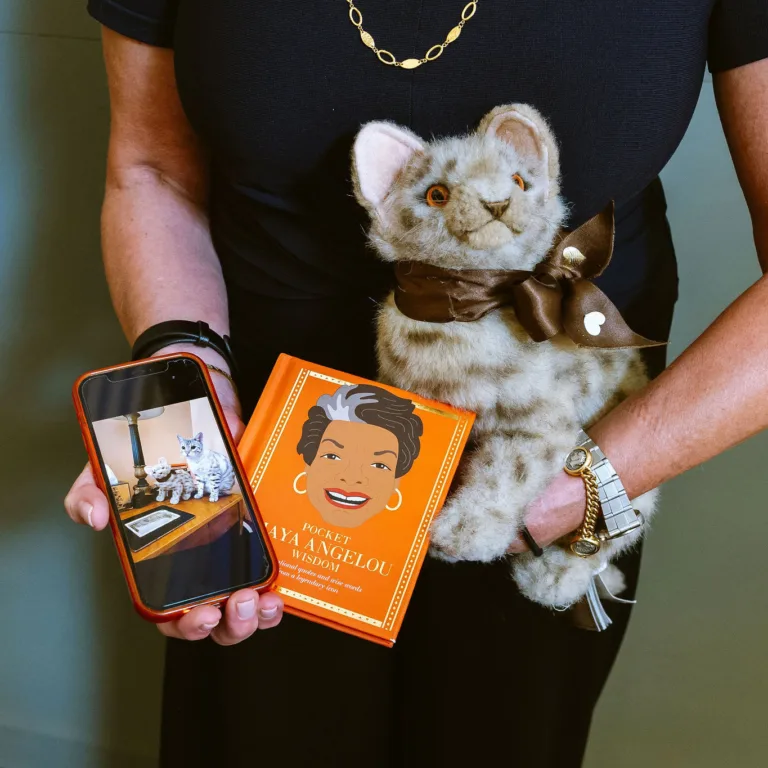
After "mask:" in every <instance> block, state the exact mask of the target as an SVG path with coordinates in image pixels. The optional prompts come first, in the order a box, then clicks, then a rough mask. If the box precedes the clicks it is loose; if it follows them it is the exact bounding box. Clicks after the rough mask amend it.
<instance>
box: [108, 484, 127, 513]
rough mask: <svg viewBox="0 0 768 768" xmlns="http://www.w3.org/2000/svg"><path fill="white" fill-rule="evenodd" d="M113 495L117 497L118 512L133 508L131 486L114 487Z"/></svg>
mask: <svg viewBox="0 0 768 768" xmlns="http://www.w3.org/2000/svg"><path fill="white" fill-rule="evenodd" d="M112 495H113V496H114V497H115V503H116V504H117V508H118V510H120V511H121V512H122V511H123V510H125V509H130V508H131V506H132V504H131V486H130V485H129V484H128V483H118V484H117V485H113V486H112Z"/></svg>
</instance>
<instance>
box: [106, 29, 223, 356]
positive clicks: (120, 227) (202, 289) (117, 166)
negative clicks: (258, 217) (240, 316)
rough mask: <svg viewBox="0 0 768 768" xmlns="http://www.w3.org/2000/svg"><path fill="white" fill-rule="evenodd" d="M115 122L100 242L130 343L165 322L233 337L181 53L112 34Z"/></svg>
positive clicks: (111, 81)
mask: <svg viewBox="0 0 768 768" xmlns="http://www.w3.org/2000/svg"><path fill="white" fill-rule="evenodd" d="M103 37H104V58H105V62H106V68H107V78H108V83H109V95H110V107H111V116H112V120H111V126H110V139H109V151H108V155H107V183H106V191H105V196H104V207H103V210H102V247H103V252H104V266H105V269H106V273H107V281H108V283H109V289H110V293H111V295H112V301H113V304H114V306H115V311H116V312H117V316H118V318H119V319H120V323H121V324H122V326H123V331H124V332H125V335H126V336H127V337H128V340H129V342H131V343H133V341H134V340H135V339H136V337H137V336H138V335H139V334H140V333H141V332H142V331H143V330H145V329H146V328H148V327H149V326H150V325H154V324H155V323H158V322H161V321H163V320H205V321H206V322H207V323H208V324H209V325H210V326H211V328H213V330H215V331H216V332H217V333H219V334H223V333H227V332H228V330H229V323H228V319H227V296H226V292H225V289H224V281H223V279H222V276H221V268H220V266H219V260H218V258H217V256H216V253H215V251H214V249H213V245H212V243H211V235H210V231H209V229H208V218H207V213H206V205H207V192H208V174H207V163H206V158H205V156H204V152H203V150H202V148H201V146H200V145H199V142H198V140H197V138H196V136H195V134H194V132H193V131H192V128H191V127H190V125H189V122H188V121H187V119H186V116H185V115H184V112H183V110H182V107H181V103H180V101H179V96H178V91H177V89H176V80H175V76H174V70H173V52H172V51H170V50H166V49H162V48H154V47H151V46H148V45H143V44H141V43H137V42H135V41H133V40H129V39H128V38H126V37H123V36H122V35H119V34H117V33H115V32H112V31H110V30H108V29H105V30H104V36H103Z"/></svg>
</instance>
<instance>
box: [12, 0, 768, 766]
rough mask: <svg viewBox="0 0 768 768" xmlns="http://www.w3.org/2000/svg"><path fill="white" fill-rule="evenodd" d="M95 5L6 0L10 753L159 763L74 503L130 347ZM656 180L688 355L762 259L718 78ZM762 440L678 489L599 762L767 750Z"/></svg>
mask: <svg viewBox="0 0 768 768" xmlns="http://www.w3.org/2000/svg"><path fill="white" fill-rule="evenodd" d="M84 7H85V2H84V0H0V324H1V326H2V328H3V330H4V333H2V334H0V359H2V360H3V362H4V364H3V366H2V367H1V368H0V404H1V405H0V408H1V409H2V419H3V426H4V434H5V435H6V436H12V439H6V440H4V441H2V448H0V453H1V458H2V465H3V467H4V471H5V476H6V477H10V478H13V482H7V483H5V484H4V490H5V493H4V497H3V504H2V505H1V506H0V616H2V617H3V625H4V631H3V632H2V633H0V767H2V768H123V767H124V766H126V767H127V766H130V767H131V768H134V767H139V768H149V766H153V765H155V755H156V749H157V740H158V725H159V701H160V679H161V674H162V650H163V646H162V642H161V639H160V636H159V635H158V634H157V632H156V631H155V630H154V628H152V627H151V626H149V625H147V624H145V623H144V622H142V621H141V620H139V619H138V618H137V616H135V615H134V613H133V611H132V609H131V607H130V604H129V600H128V595H127V591H126V589H125V586H124V585H123V583H122V577H121V575H120V572H119V568H118V567H117V562H116V559H115V554H114V551H113V547H112V543H111V541H110V538H109V536H108V535H101V536H97V535H94V534H92V533H91V532H90V531H87V530H85V529H83V528H76V527H75V526H73V525H72V524H71V523H70V522H69V521H68V520H67V519H66V518H65V516H64V513H63V511H62V507H61V499H62V497H63V495H64V493H65V491H66V489H67V487H68V486H69V484H70V483H71V481H72V479H73V478H74V477H75V475H76V474H77V472H79V471H80V469H81V468H82V465H83V462H84V459H85V454H84V451H83V448H82V444H81V440H80V436H79V434H78V429H77V425H76V422H75V419H74V415H73V411H72V406H71V400H70V394H69V388H70V387H71V384H72V382H73V380H74V379H75V378H76V376H77V375H79V374H80V373H82V372H83V371H85V370H88V369H90V368H94V367H98V366H100V365H107V364H110V363H113V362H115V361H117V360H121V359H124V358H125V357H126V355H127V352H128V350H127V347H126V344H125V342H124V340H123V339H122V336H121V334H120V331H119V328H118V326H117V323H116V321H115V320H114V317H113V315H112V311H111V308H110V306H109V300H108V296H107V292H106V286H105V284H104V280H103V275H102V268H101V264H100V256H99V234H98V229H99V224H98V213H99V204H100V199H101V194H102V189H103V178H104V152H105V147H106V139H107V125H108V105H107V98H106V91H105V86H104V75H103V69H102V62H101V52H100V46H99V42H98V34H99V31H98V28H97V26H96V25H95V24H93V23H92V22H90V21H89V20H88V18H87V16H86V15H85V11H84ZM664 181H665V183H666V188H667V195H668V198H669V204H670V219H671V222H672V228H673V233H674V237H675V242H676V245H677V250H678V256H679V259H680V272H681V293H682V296H681V300H680V304H679V307H678V313H677V318H676V321H675V326H674V330H673V344H672V353H673V354H677V353H679V352H680V350H681V349H683V348H684V346H685V345H686V344H688V343H690V341H691V340H692V339H694V338H695V337H696V335H697V334H699V333H700V332H701V331H702V330H703V328H704V327H705V326H706V325H707V323H708V322H710V321H711V319H712V318H713V317H714V316H715V315H716V314H717V313H718V312H719V311H720V310H721V309H723V308H724V307H725V306H726V305H727V303H728V302H729V301H731V300H732V299H733V298H734V297H735V296H736V295H737V294H738V293H739V292H740V291H742V290H743V289H744V288H746V287H747V286H748V285H749V284H750V283H751V282H753V281H754V280H755V279H756V278H757V276H758V270H757V267H756V261H755V254H754V248H753V246H752V242H751V236H750V227H749V220H748V217H747V214H746V209H745V206H744V203H743V200H742V197H741V194H740V192H739V189H738V186H737V184H736V180H735V177H734V174H733V170H732V168H731V166H730V163H729V160H728V155H727V151H726V148H725V145H724V142H723V139H722V136H721V132H720V127H719V123H718V120H717V115H716V112H715V109H714V104H713V99H712V93H711V86H710V85H709V84H708V83H707V84H705V87H704V89H703V92H702V97H701V101H700V104H699V108H698V110H697V112H696V115H695V118H694V121H693V124H692V126H691V128H690V130H689V132H688V134H687V136H686V138H685V140H684V142H683V144H682V146H681V147H680V149H679V151H678V152H677V154H676V155H675V157H674V158H673V160H672V161H671V163H670V164H669V167H668V168H667V169H666V171H665V173H664ZM767 448H768V438H766V436H765V435H762V436H760V437H759V438H756V439H754V440H752V441H750V442H749V443H747V444H745V445H743V446H740V447H738V448H736V449H734V450H733V451H730V452H728V453H727V454H725V455H724V456H722V457H720V458H718V459H716V460H714V461H712V462H710V463H709V464H708V465H706V466H704V467H702V468H700V469H698V470H696V471H693V472H691V473H689V474H687V475H686V476H684V477H682V478H680V479H679V480H677V481H675V482H673V483H670V484H669V486H668V487H667V488H665V491H664V504H663V508H662V511H661V513H660V515H659V517H658V522H657V523H656V524H655V525H654V530H653V532H652V535H651V537H650V539H649V542H648V546H647V550H646V557H645V568H644V574H643V578H642V585H641V590H640V602H639V604H638V606H637V610H636V614H635V617H634V619H633V622H632V625H631V627H630V631H629V635H628V637H627V641H626V644H625V648H624V651H623V653H622V655H621V657H620V659H619V661H618V663H617V666H616V669H615V672H614V675H613V677H612V678H611V680H610V682H609V684H608V687H607V689H606V692H605V696H604V698H603V700H602V702H601V705H600V708H599V711H598V713H597V717H596V722H595V728H594V731H593V735H592V738H591V741H590V746H589V754H588V757H587V761H586V768H640V767H641V766H642V768H648V767H649V766H654V767H656V766H660V767H662V768H667V767H669V768H722V766H724V765H728V766H734V768H762V766H764V765H765V762H766V759H765V755H766V753H768V731H767V730H766V728H765V727H764V725H763V721H764V719H765V715H764V713H765V701H764V699H765V691H766V689H768V665H767V664H766V662H765V648H766V642H767V641H768V601H767V600H766V597H765V566H764V554H763V553H764V551H765V546H766V542H768V525H767V524H766V514H765V506H766V498H768V480H767V479H766V471H765V466H764V459H765V456H766V455H768V454H767V451H766V449H767ZM127 658H130V660H131V663H130V664H126V663H125V660H126V659H127ZM553 662H555V660H553ZM541 716H542V717H546V712H542V713H541ZM510 757H511V758H512V759H513V758H514V745H513V744H511V745H510Z"/></svg>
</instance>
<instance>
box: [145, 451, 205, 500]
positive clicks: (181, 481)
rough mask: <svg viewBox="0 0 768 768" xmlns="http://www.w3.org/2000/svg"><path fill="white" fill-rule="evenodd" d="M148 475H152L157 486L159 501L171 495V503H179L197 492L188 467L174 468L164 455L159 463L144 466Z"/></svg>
mask: <svg viewBox="0 0 768 768" xmlns="http://www.w3.org/2000/svg"><path fill="white" fill-rule="evenodd" d="M144 471H145V472H146V473H147V477H151V478H153V479H154V481H155V485H156V486H157V496H156V497H155V498H156V499H157V501H165V497H166V496H169V497H170V499H169V503H171V504H178V503H179V501H181V500H183V501H187V500H188V499H189V498H191V496H192V494H193V493H194V492H195V481H194V480H193V479H192V475H190V474H189V472H187V470H186V469H182V468H180V467H179V468H176V469H174V468H173V467H171V465H170V464H169V463H168V461H167V460H166V458H165V457H164V456H161V457H160V458H159V459H158V460H157V464H152V465H150V466H146V467H144Z"/></svg>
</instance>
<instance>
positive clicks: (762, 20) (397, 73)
mask: <svg viewBox="0 0 768 768" xmlns="http://www.w3.org/2000/svg"><path fill="white" fill-rule="evenodd" d="M465 3H466V0H358V2H357V5H358V7H359V8H360V10H361V12H362V13H363V16H364V21H365V23H364V26H365V28H366V29H367V30H368V31H369V32H370V33H371V34H372V35H373V36H374V38H375V39H376V42H377V45H378V46H379V47H381V48H386V49H388V50H390V51H392V52H393V53H394V54H395V55H396V56H398V58H400V59H404V58H408V57H410V56H417V57H420V56H422V55H423V53H424V51H426V50H427V49H428V48H429V47H430V46H432V45H433V44H435V43H438V42H441V41H442V40H443V39H444V37H445V35H446V33H447V31H448V30H449V29H451V27H453V26H454V25H455V24H456V22H457V21H458V18H459V16H460V14H461V10H462V7H463V6H464V5H465ZM89 11H90V13H91V14H92V15H93V16H94V17H95V18H96V19H97V20H98V21H100V22H102V23H103V24H105V25H106V26H108V27H110V28H112V29H114V30H115V31H117V32H120V33H122V34H123V35H126V36H128V37H131V38H134V39H136V40H139V41H142V42H144V43H147V44H150V45H157V46H167V47H173V48H174V50H175V67H176V75H177V82H178V87H179V92H180V95H181V99H182V103H183V105H184V108H185V110H186V113H187V115H188V117H189V119H190V121H191V123H192V125H193V126H194V128H195V130H196V131H197V132H198V133H199V135H200V136H201V137H202V139H203V140H204V142H205V143H206V144H207V146H208V147H209V149H210V152H211V158H212V171H213V173H212V190H211V192H212V197H211V211H210V216H211V231H212V236H213V240H214V245H215V247H216V249H217V252H218V254H219V256H220V258H221V261H222V265H223V268H224V273H225V277H226V279H227V280H228V281H229V282H230V284H235V285H237V286H239V287H241V288H244V289H247V290H249V291H252V292H253V293H255V294H260V295H263V296H272V297H283V298H304V297H315V296H345V295H358V294H361V293H362V294H369V295H371V294H372V293H374V292H377V291H378V290H379V289H381V287H382V286H383V285H384V283H385V282H386V281H388V279H389V273H388V270H387V269H386V268H385V267H384V266H383V265H381V264H379V263H378V261H377V260H376V258H375V257H374V255H373V254H372V253H371V252H370V251H369V250H368V249H366V247H365V237H364V232H363V228H364V225H365V216H364V214H363V212H362V210H360V209H359V207H358V205H357V203H356V202H355V200H354V199H353V197H352V195H351V185H350V172H349V151H350V147H351V142H352V139H353V136H354V134H355V132H356V131H357V129H358V128H359V126H360V125H361V124H362V123H364V122H366V121H368V120H375V119H387V120H392V121H394V122H396V123H400V124H402V125H406V126H409V127H410V128H411V129H412V130H414V131H415V132H416V133H418V134H420V135H422V136H424V137H429V136H432V135H449V134H455V133H461V132H465V131H467V130H468V129H471V128H472V127H474V126H475V125H476V124H477V122H478V121H479V119H480V118H481V117H482V115H483V114H485V113H486V112H487V111H488V110H490V109H491V108H492V107H494V106H496V105H498V104H505V103H514V102H527V103H530V104H533V105H534V106H535V107H537V108H538V109H539V110H540V111H541V112H542V113H543V114H544V115H545V116H546V117H547V118H548V119H549V121H550V123H551V125H552V127H553V129H554V131H555V134H556V136H557V137H558V140H559V143H560V146H561V162H562V174H563V193H564V196H565V197H566V199H567V201H568V202H569V204H570V205H571V214H570V220H569V225H573V226H576V225H578V224H580V223H582V222H583V221H585V220H586V219H587V218H589V217H590V216H591V215H593V214H594V213H596V212H597V211H598V210H600V209H601V208H602V207H603V206H604V205H605V204H606V203H607V202H608V201H609V200H610V199H614V200H616V202H617V206H618V211H617V235H616V251H615V256H614V260H613V263H612V264H611V266H610V267H609V270H608V272H606V274H605V276H604V279H605V280H606V281H607V284H610V285H609V287H610V291H609V292H613V294H614V295H615V296H619V298H620V299H622V298H623V300H624V301H625V302H626V301H628V300H629V299H630V298H631V296H632V294H633V293H637V291H638V290H640V289H641V288H642V286H646V287H647V286H648V285H650V284H652V283H654V281H656V282H659V281H661V282H663V281H664V280H666V281H667V284H668V288H669V284H670V281H673V280H674V276H673V275H672V272H671V271H670V269H671V268H670V267H669V265H666V266H665V264H664V263H662V262H663V259H662V261H659V258H660V257H659V255H658V253H655V251H658V250H659V249H661V250H664V248H662V247H661V246H659V244H658V242H657V243H656V245H653V243H651V242H649V241H648V240H647V238H645V239H644V238H643V232H644V231H645V230H646V229H647V228H648V227H649V226H651V224H652V223H653V221H654V220H656V221H657V223H658V221H659V220H664V211H665V205H664V199H663V194H662V193H661V192H660V185H658V183H657V182H656V181H655V180H656V179H657V177H658V174H659V172H660V171H661V169H662V168H663V167H664V165H665V164H666V162H667V161H668V160H669V158H670V156H671V155H672V153H673V151H674V150H675V148H676V147H677V145H678V144H679V142H680V140H681V138H682V137H683V134H684V133H685V130H686V128H687V126H688V124H689V121H690V118H691V115H692V113H693V110H694V108H695V106H696V102H697V99H698V95H699V92H700V89H701V84H702V79H703V75H704V72H705V68H706V67H707V65H708V66H709V68H710V70H712V71H713V72H717V71H721V70H725V69H729V68H734V67H738V66H741V65H745V64H748V63H750V62H753V61H756V60H758V59H761V58H765V57H768V0H644V2H637V0H612V2H603V1H602V0H556V1H555V0H536V2H530V0H480V2H478V4H477V12H476V13H475V15H474V17H473V18H472V19H471V20H470V21H469V22H468V23H467V25H466V26H465V27H464V30H463V32H462V34H461V36H460V37H459V39H458V40H456V42H454V43H453V44H452V45H451V46H449V47H448V48H447V49H446V50H445V52H444V53H443V55H442V56H441V57H440V58H439V60H437V61H436V62H433V63H429V64H426V65H424V66H421V67H419V68H418V69H414V70H410V71H409V70H405V69H402V68H396V67H389V66H385V65H384V64H382V63H380V62H379V61H378V60H377V59H376V58H375V56H374V55H373V54H372V52H371V50H369V49H368V48H366V47H365V46H364V45H363V44H362V43H361V40H360V35H359V33H358V31H357V30H356V29H355V27H353V26H352V24H351V23H350V21H349V18H348V11H349V6H348V3H347V2H345V1H344V0H312V2H301V1H300V0H294V2H256V1H255V0H89ZM664 221H665V220H664ZM667 250H668V251H669V252H670V253H671V244H670V246H669V248H668V249H667ZM672 260H673V259H672ZM609 273H610V274H609ZM664 275H666V277H664ZM670 290H676V285H675V286H674V288H669V290H668V291H667V293H669V291H670Z"/></svg>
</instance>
